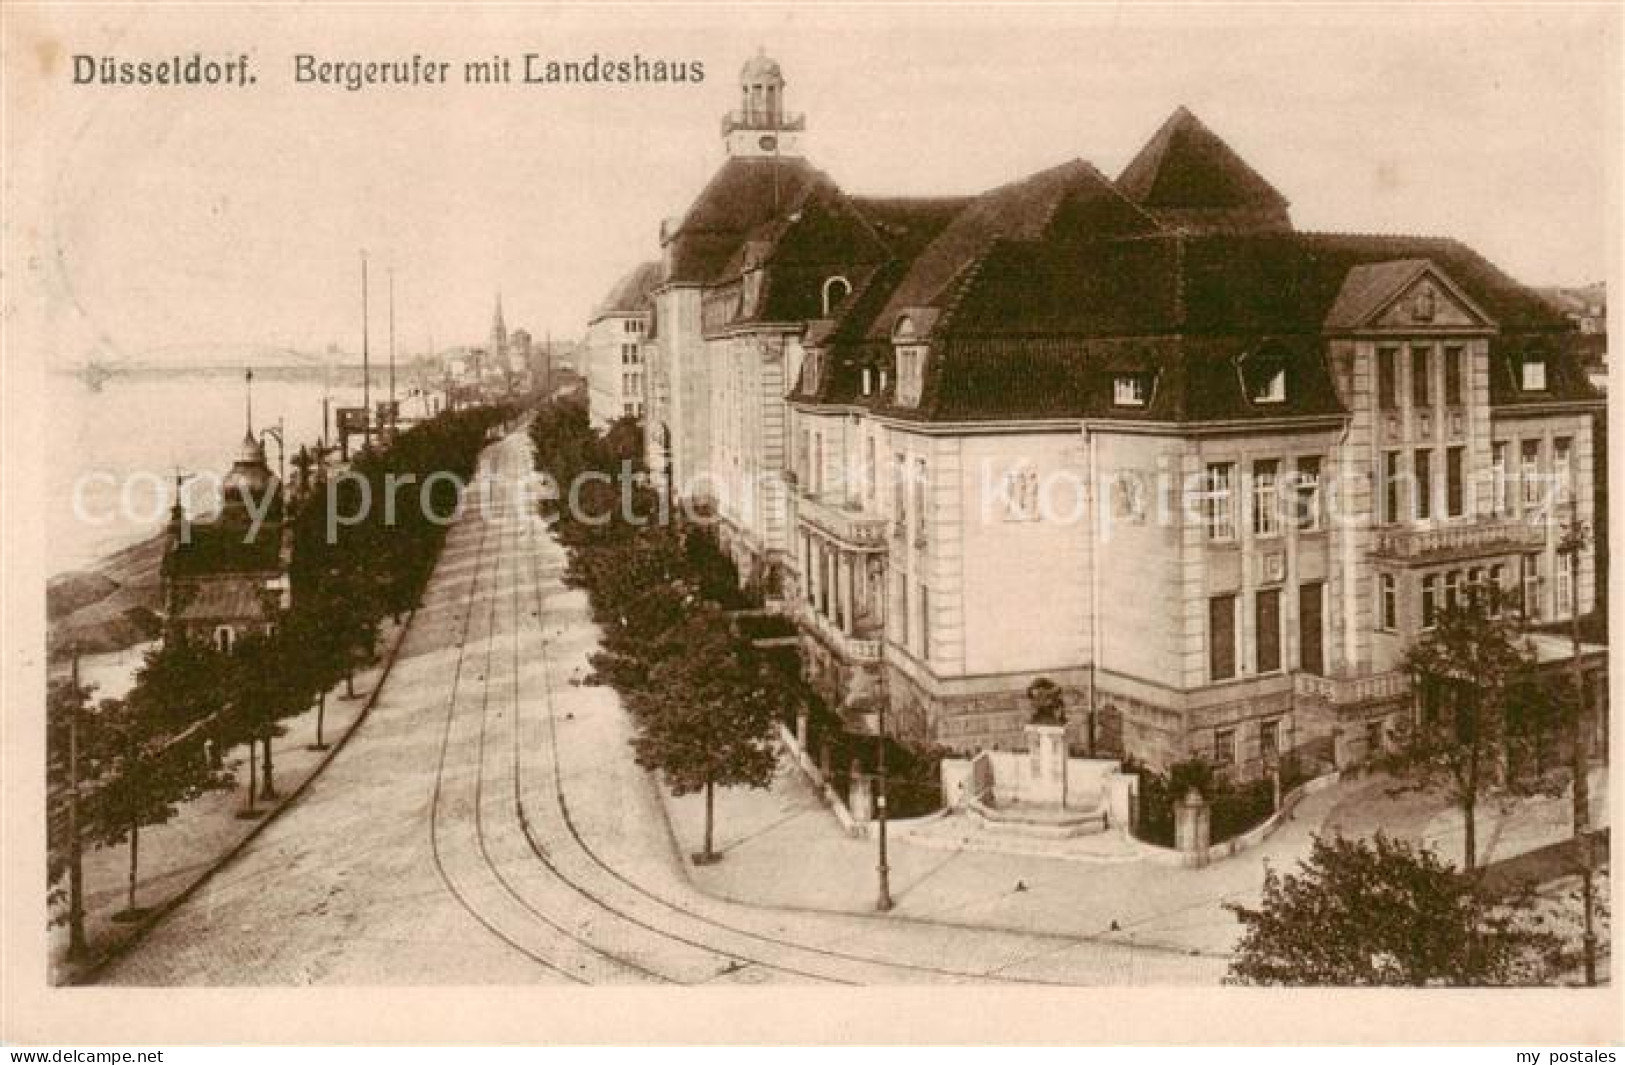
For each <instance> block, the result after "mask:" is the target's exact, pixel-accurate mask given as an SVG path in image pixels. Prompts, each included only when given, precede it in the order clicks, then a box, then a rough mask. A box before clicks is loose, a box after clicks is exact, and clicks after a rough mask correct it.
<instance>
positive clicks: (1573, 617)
mask: <svg viewBox="0 0 1625 1065" xmlns="http://www.w3.org/2000/svg"><path fill="white" fill-rule="evenodd" d="M1574 508H1575V514H1574V516H1573V517H1572V518H1570V520H1569V524H1568V528H1566V529H1565V530H1564V531H1563V538H1562V539H1561V540H1560V541H1559V542H1558V545H1557V551H1558V555H1559V557H1563V558H1564V563H1563V564H1564V565H1566V566H1568V568H1569V643H1570V651H1571V654H1570V656H1569V674H1570V677H1571V678H1572V680H1573V683H1574V723H1573V727H1574V734H1573V737H1572V744H1573V745H1572V748H1571V751H1570V754H1571V757H1572V760H1573V769H1572V772H1573V774H1574V815H1573V816H1574V845H1575V846H1576V847H1577V848H1578V849H1579V858H1580V899H1581V905H1583V906H1584V907H1585V913H1584V915H1583V916H1584V927H1585V931H1584V933H1583V936H1582V939H1581V949H1582V955H1583V958H1584V963H1585V981H1586V986H1587V987H1596V986H1597V932H1596V927H1595V924H1594V918H1593V917H1592V910H1593V908H1594V904H1595V901H1596V900H1595V895H1596V883H1595V880H1596V878H1595V875H1594V873H1593V869H1594V866H1595V862H1594V861H1593V856H1592V853H1591V755H1590V750H1589V748H1590V743H1589V742H1588V741H1589V739H1590V737H1589V736H1588V735H1587V732H1586V729H1587V725H1588V724H1589V721H1588V715H1587V714H1586V689H1585V671H1584V670H1583V669H1581V667H1580V555H1581V553H1582V552H1583V551H1584V550H1585V546H1586V543H1587V542H1588V541H1589V538H1590V532H1589V530H1588V529H1587V528H1586V527H1585V524H1584V523H1583V522H1581V521H1580V516H1579V504H1578V503H1576V504H1575V505H1574ZM1564 556H1566V557H1564Z"/></svg>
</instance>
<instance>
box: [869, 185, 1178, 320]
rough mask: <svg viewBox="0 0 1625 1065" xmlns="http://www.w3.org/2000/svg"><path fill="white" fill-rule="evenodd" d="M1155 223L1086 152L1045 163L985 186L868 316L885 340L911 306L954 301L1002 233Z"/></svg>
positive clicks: (1074, 234) (1109, 229) (1067, 234)
mask: <svg viewBox="0 0 1625 1065" xmlns="http://www.w3.org/2000/svg"><path fill="white" fill-rule="evenodd" d="M1058 223H1059V225H1058ZM1154 225H1155V223H1154V222H1152V221H1151V220H1150V219H1149V218H1147V217H1146V216H1145V215H1144V213H1143V212H1140V211H1138V210H1137V209H1136V208H1134V206H1133V205H1132V204H1130V203H1128V202H1127V201H1126V200H1124V199H1123V197H1122V196H1121V195H1120V194H1119V193H1118V192H1117V190H1116V189H1114V188H1113V187H1112V184H1111V182H1110V181H1108V180H1107V179H1106V178H1105V176H1104V175H1102V174H1101V173H1100V171H1098V170H1096V169H1095V168H1094V167H1092V166H1090V165H1089V164H1088V163H1086V162H1084V161H1083V160H1081V159H1073V160H1071V161H1069V162H1065V163H1062V164H1060V165H1059V166H1054V167H1050V168H1049V169H1048V170H1041V171H1039V172H1038V173H1036V174H1034V175H1032V176H1031V177H1028V178H1024V179H1023V180H1021V181H1015V182H1011V183H1010V184H1008V185H1002V186H1000V187H999V188H996V189H993V190H991V191H990V192H985V193H983V194H982V195H980V196H978V197H976V198H975V199H973V200H971V201H970V202H969V203H967V204H966V205H965V206H964V207H962V208H961V209H960V210H959V211H958V212H957V213H956V214H954V216H953V218H952V220H951V221H949V222H948V223H947V225H945V226H943V227H942V230H941V232H939V233H938V234H937V236H936V237H935V238H934V239H933V240H931V241H930V243H928V244H926V245H925V246H924V248H923V249H921V251H920V252H919V254H918V255H917V256H916V257H915V258H914V260H913V262H912V263H911V264H910V265H909V268H908V270H907V271H906V272H905V273H903V274H902V276H901V277H900V278H899V280H898V283H897V285H896V287H895V288H894V289H893V290H892V291H891V293H890V295H889V298H888V300H887V302H886V303H885V305H884V307H883V309H882V310H881V311H880V313H879V314H878V315H876V316H875V317H874V318H873V319H872V321H870V322H869V323H868V327H867V334H868V336H869V337H870V338H871V339H875V340H879V339H884V338H886V337H888V336H890V334H891V329H892V327H893V325H894V323H895V322H896V319H897V317H898V316H899V315H901V314H902V313H903V312H904V311H906V310H908V309H909V308H918V307H929V306H934V307H938V308H939V309H940V308H942V307H944V306H945V305H946V304H947V303H949V302H951V293H950V291H949V289H950V286H951V284H952V283H953V282H955V281H957V280H961V279H963V278H964V277H965V276H966V273H967V271H969V270H971V269H972V268H973V265H974V264H975V262H976V261H977V260H978V259H979V258H980V257H981V256H983V255H984V254H986V252H987V251H988V249H989V248H990V247H991V246H992V245H993V243H994V242H995V241H997V240H1001V239H1003V240H1037V239H1039V238H1040V237H1042V236H1044V235H1045V233H1047V232H1050V231H1051V230H1052V228H1059V229H1060V230H1062V232H1058V233H1057V234H1056V235H1057V236H1058V237H1061V238H1063V239H1080V238H1086V237H1089V236H1095V237H1100V236H1106V235H1111V234H1120V233H1124V232H1135V231H1145V230H1149V229H1151V228H1153V227H1154ZM1091 227H1093V228H1091Z"/></svg>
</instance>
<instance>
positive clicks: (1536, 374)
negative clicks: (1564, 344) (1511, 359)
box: [1519, 355, 1546, 392]
mask: <svg viewBox="0 0 1625 1065" xmlns="http://www.w3.org/2000/svg"><path fill="white" fill-rule="evenodd" d="M1519 383H1520V384H1521V385H1522V387H1523V390H1524V391H1525V392H1544V391H1546V356H1544V355H1525V356H1524V357H1523V376H1522V378H1521V380H1520V382H1519Z"/></svg>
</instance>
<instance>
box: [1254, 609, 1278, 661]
mask: <svg viewBox="0 0 1625 1065" xmlns="http://www.w3.org/2000/svg"><path fill="white" fill-rule="evenodd" d="M1253 623H1254V625H1255V626H1256V628H1255V632H1254V634H1253V636H1254V639H1255V640H1257V642H1258V672H1260V673H1274V672H1277V671H1278V670H1279V669H1280V668H1281V591H1280V589H1279V588H1268V589H1265V590H1263V591H1260V592H1258V593H1257V594H1255V595H1254V596H1253Z"/></svg>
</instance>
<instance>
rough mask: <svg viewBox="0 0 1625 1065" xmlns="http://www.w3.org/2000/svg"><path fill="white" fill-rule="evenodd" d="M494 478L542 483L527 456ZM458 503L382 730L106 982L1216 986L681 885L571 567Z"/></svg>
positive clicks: (1080, 954)
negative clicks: (593, 679)
mask: <svg viewBox="0 0 1625 1065" xmlns="http://www.w3.org/2000/svg"><path fill="white" fill-rule="evenodd" d="M485 465H486V468H487V469H488V470H489V471H490V472H492V473H494V474H496V475H497V479H498V481H499V483H500V481H501V480H502V479H503V478H512V477H514V476H516V475H519V474H522V473H524V472H526V471H528V470H529V468H530V455H529V447H528V444H527V442H526V441H525V440H524V438H523V436H522V435H516V436H514V437H510V438H509V439H508V440H506V441H504V442H503V443H501V444H499V445H497V446H495V447H493V448H492V449H490V450H488V452H487V454H486V458H485ZM533 514H534V508H533V507H531V506H529V505H528V504H522V503H520V502H518V501H516V500H514V499H512V498H511V497H509V493H504V492H500V491H498V492H492V493H487V494H485V496H484V498H483V499H482V498H479V497H478V495H477V494H476V496H473V497H471V501H470V505H469V508H468V511H467V513H465V515H464V516H463V518H462V519H461V520H460V521H459V522H458V524H457V525H456V526H455V527H454V528H453V529H452V530H451V532H450V536H449V538H448V541H447V544H446V549H445V552H444V554H443V556H442V559H441V562H440V565H439V566H438V568H437V570H436V572H435V575H434V578H433V580H432V581H431V582H430V586H429V588H428V591H427V593H426V596H425V600H424V603H423V605H422V607H421V609H420V610H419V611H418V613H417V615H416V618H415V619H414V621H413V622H412V625H411V627H410V629H409V631H408V632H407V634H406V637H405V642H404V643H403V645H402V649H401V653H400V658H399V660H398V662H397V664H396V666H395V669H394V671H393V673H392V674H391V675H390V677H389V679H388V681H387V682H386V684H385V685H384V687H383V689H382V691H381V692H380V695H379V699H378V702H377V704H376V705H375V707H374V709H373V711H372V714H371V716H370V717H369V718H368V719H367V721H366V722H365V723H364V724H363V725H362V726H361V727H360V730H359V731H358V732H357V733H356V735H355V736H354V737H353V738H352V740H351V741H350V743H349V745H348V746H347V747H346V748H345V749H344V750H343V751H342V752H340V754H339V755H338V757H337V758H335V760H334V761H333V762H332V764H331V765H329V766H328V768H327V769H326V771H325V772H324V774H323V775H322V776H321V777H319V778H318V779H317V780H316V781H315V782H314V783H313V784H312V786H311V787H310V789H309V790H308V791H307V793H306V794H305V796H304V797H303V798H302V799H301V800H300V802H299V803H298V804H297V805H296V806H294V807H293V808H292V809H290V810H288V811H287V812H286V813H285V814H284V815H283V816H282V817H281V818H280V819H279V820H278V821H277V822H276V823H274V824H272V825H270V826H269V827H268V828H267V829H266V831H265V832H263V833H262V834H261V835H260V836H259V837H257V838H256V839H255V840H254V841H253V842H252V843H251V844H250V845H249V846H248V847H247V848H246V849H245V850H244V851H243V852H242V853H241V854H240V855H239V856H238V858H237V859H236V860H234V861H233V862H232V863H230V864H229V865H228V866H226V867H225V868H224V869H222V870H221V871H220V872H219V873H218V874H217V875H216V876H215V877H214V879H213V880H212V881H210V883H209V884H208V885H206V886H205V887H204V888H203V889H202V890H200V891H199V892H198V893H197V895H195V896H194V897H193V898H192V899H190V900H189V901H188V902H187V903H186V904H184V905H182V906H181V907H179V908H178V909H177V910H175V911H174V912H173V913H172V914H170V915H169V916H168V917H167V918H166V919H165V920H164V921H163V922H161V923H160V924H159V925H158V926H157V927H156V928H155V929H154V930H153V932H152V934H151V935H150V936H149V937H148V938H147V939H146V940H145V941H144V942H143V943H142V944H141V945H140V946H139V947H138V948H137V949H135V950H134V951H133V952H132V953H130V954H129V955H127V956H126V957H124V958H123V959H121V960H120V961H119V962H117V963H116V964H114V965H113V966H111V967H109V969H108V970H107V971H106V972H105V973H104V982H108V983H119V984H135V985H164V984H205V985H227V984H306V983H356V984H359V983H369V984H401V983H422V984H450V983H523V982H572V983H608V982H614V983H627V982H652V983H683V984H693V983H705V982H717V981H739V982H766V981H774V982H783V981H799V982H831V983H905V982H908V983H919V982H962V981H972V980H979V981H997V982H1007V983H1022V982H1059V983H1127V982H1151V983H1162V982H1175V981H1177V982H1203V983H1212V982H1215V981H1216V980H1217V979H1218V978H1219V977H1220V975H1221V974H1222V971H1223V960H1222V959H1220V958H1214V957H1192V956H1189V955H1188V954H1187V953H1186V952H1182V951H1172V950H1156V949H1146V948H1144V947H1141V948H1140V949H1132V948H1130V947H1129V946H1128V945H1126V944H1119V943H1115V942H1104V941H1102V940H1101V939H1100V938H1097V937H1094V936H1088V935H1071V934H1054V933H1039V932H1022V931H994V930H984V929H974V928H966V927H959V926H954V925H948V924H943V923H940V922H933V921H921V920H914V919H911V918H909V917H906V916H901V915H899V916H893V917H879V916H861V915H856V914H841V913H815V912H807V911H804V910H791V909H774V908H768V907H764V906H760V905H753V904H747V903H743V902H731V901H726V900H724V899H721V898H718V897H715V896H713V895H709V894H706V893H703V892H701V891H699V890H697V889H696V888H695V887H694V886H693V885H692V884H691V883H690V882H689V880H688V878H687V875H686V874H685V872H684V868H683V863H682V861H681V860H680V858H679V856H678V855H679V851H678V849H677V845H676V844H675V842H674V837H673V834H672V830H671V828H670V825H669V822H668V821H667V818H666V816H665V810H664V807H663V805H662V800H661V798H660V796H659V794H658V792H657V791H656V788H655V785H654V783H653V782H652V781H651V780H650V779H649V778H648V777H647V776H646V775H645V774H643V773H642V772H641V771H640V770H638V769H637V768H636V766H635V765H634V764H633V762H632V759H631V756H630V751H629V750H628V748H627V745H626V739H627V736H628V735H629V732H628V729H629V725H628V722H627V721H626V718H625V715H624V713H623V711H622V709H621V707H620V705H619V701H618V699H617V697H616V695H615V694H614V692H613V691H611V690H609V689H606V688H602V687H595V686H586V685H582V684H581V683H580V681H581V679H582V678H583V677H584V676H585V675H586V674H587V672H588V666H587V656H588V655H589V654H590V653H591V651H592V649H593V647H594V646H595V630H594V628H593V626H592V625H591V624H590V622H589V620H588V618H587V608H586V602H585V597H584V596H583V595H582V593H580V592H579V591H575V590H572V589H569V588H567V587H566V586H565V585H564V584H563V583H562V581H561V579H560V574H561V571H562V569H563V567H564V562H565V559H564V553H563V551H562V549H560V548H559V547H558V546H557V545H556V544H555V543H554V542H553V541H552V540H551V538H550V537H549V536H548V534H547V531H546V528H545V526H543V525H542V524H541V523H540V522H539V521H538V520H536V519H535V518H534V517H533Z"/></svg>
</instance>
